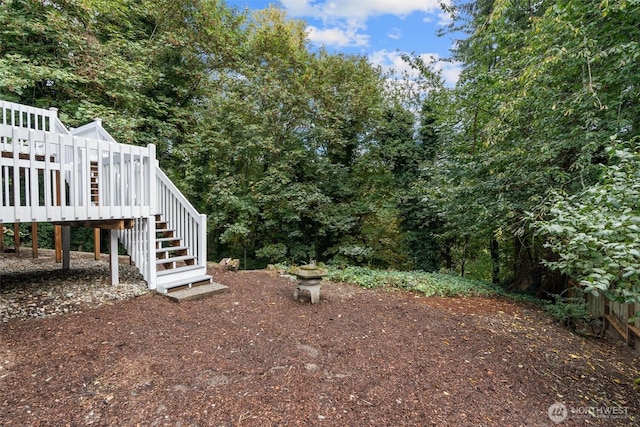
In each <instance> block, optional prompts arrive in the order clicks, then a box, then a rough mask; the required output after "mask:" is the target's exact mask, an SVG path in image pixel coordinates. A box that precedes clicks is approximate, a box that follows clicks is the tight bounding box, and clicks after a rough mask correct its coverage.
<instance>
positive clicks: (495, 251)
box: [490, 239, 500, 285]
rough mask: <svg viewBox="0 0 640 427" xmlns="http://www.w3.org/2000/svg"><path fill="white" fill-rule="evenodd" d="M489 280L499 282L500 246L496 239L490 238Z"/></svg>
mask: <svg viewBox="0 0 640 427" xmlns="http://www.w3.org/2000/svg"><path fill="white" fill-rule="evenodd" d="M490 245H491V267H492V268H491V281H492V282H493V283H494V284H496V285H498V284H500V247H499V245H498V241H497V240H496V239H491V243H490Z"/></svg>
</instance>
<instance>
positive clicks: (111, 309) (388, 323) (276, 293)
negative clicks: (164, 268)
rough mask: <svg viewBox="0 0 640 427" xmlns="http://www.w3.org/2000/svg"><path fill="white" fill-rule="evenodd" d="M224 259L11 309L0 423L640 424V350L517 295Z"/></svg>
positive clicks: (2, 347) (3, 340) (1, 331)
mask: <svg viewBox="0 0 640 427" xmlns="http://www.w3.org/2000/svg"><path fill="white" fill-rule="evenodd" d="M52 268H53V269H55V268H59V266H58V267H55V265H54V266H53V267H52ZM72 268H73V263H72ZM52 271H53V270H52ZM210 272H211V274H213V275H214V280H215V281H217V282H218V283H221V284H224V285H227V286H228V287H229V291H228V292H226V293H222V294H216V295H214V296H212V297H209V298H206V299H202V300H198V301H188V302H182V303H175V302H172V301H170V300H169V299H167V298H165V297H163V296H161V295H157V294H153V293H150V292H140V293H138V292H132V293H131V295H129V296H128V297H126V298H123V299H118V298H115V299H108V298H107V300H108V301H107V303H103V304H96V303H95V302H92V303H91V304H84V303H81V304H78V306H79V307H82V309H74V310H67V311H66V312H65V311H64V310H62V311H58V312H55V310H53V313H51V314H54V315H48V316H35V317H33V316H31V317H33V318H30V316H17V317H14V318H10V319H7V320H6V321H5V322H3V323H0V425H2V426H65V425H69V426H84V425H96V426H137V425H140V426H230V427H231V426H265V425H269V426H286V425H290V426H430V425H432V426H550V425H555V422H554V421H560V422H561V423H560V424H559V425H562V426H565V425H566V426H584V425H598V426H600V425H603V426H630V425H640V403H639V398H640V393H639V391H638V390H637V389H636V386H635V385H634V380H635V379H636V378H637V377H640V363H639V361H640V354H639V353H638V352H637V351H634V350H632V349H630V348H628V347H626V346H625V345H624V343H622V342H621V341H620V340H619V339H618V338H616V337H615V336H613V335H612V336H607V337H605V339H604V340H599V339H595V338H587V337H583V336H579V335H576V334H573V333H571V332H570V331H569V330H567V329H566V328H563V327H562V326H561V325H558V324H556V323H555V322H554V321H553V320H551V319H550V318H549V317H548V316H547V315H546V314H544V313H543V312H541V311H539V310H538V309H537V308H534V307H530V306H527V305H524V304H520V303H514V302H511V301H507V300H500V299H488V298H448V299H442V298H424V297H421V296H417V295H414V294H412V293H408V292H401V291H391V290H375V291H371V290H364V289H361V288H358V287H356V286H352V285H348V284H337V283H326V284H323V286H322V290H321V293H320V297H321V301H320V303H319V304H315V305H312V304H310V302H309V299H308V297H307V296H306V294H303V296H302V298H301V299H300V300H298V301H296V300H294V299H293V297H292V294H293V287H294V286H293V284H292V283H291V281H290V280H289V279H287V278H286V277H280V276H279V275H278V273H277V272H270V271H240V272H238V273H234V272H229V271H221V270H219V269H216V268H215V267H213V266H212V267H211V269H210ZM0 274H2V275H3V276H5V275H6V274H7V272H2V273H0ZM11 274H14V273H11ZM25 274H28V273H27V272H25ZM87 274H88V273H87ZM12 277H14V276H12ZM26 277H28V276H26ZM51 277H52V280H50V281H49V282H47V283H45V284H46V286H45V287H46V288H47V289H49V290H48V292H50V293H55V289H56V286H57V285H56V283H57V282H56V280H58V278H57V276H56V277H55V278H54V276H51ZM107 278H108V276H107ZM60 280H63V279H60ZM93 282H95V283H94V287H95V288H98V289H103V288H105V287H108V284H107V282H106V279H105V281H101V280H94V281H93ZM3 285H4V283H3ZM12 286H13V288H12V289H13V290H12V291H11V292H14V293H16V290H15V284H14V285H12ZM42 286H44V285H42ZM8 292H9V291H7V290H6V289H4V288H2V289H0V297H2V298H5V304H12V301H10V300H8V299H7V298H8V297H7V295H8ZM38 292H40V291H38ZM140 294H141V296H136V295H140ZM33 300H34V301H36V300H38V299H37V298H33ZM7 301H8V302H7ZM72 306H74V307H75V306H76V305H75V304H72ZM32 311H33V310H32ZM35 311H37V307H36V308H35Z"/></svg>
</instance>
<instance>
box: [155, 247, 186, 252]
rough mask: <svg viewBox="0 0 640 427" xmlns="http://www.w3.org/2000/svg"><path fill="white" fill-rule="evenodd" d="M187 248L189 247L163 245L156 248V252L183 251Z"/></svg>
mask: <svg viewBox="0 0 640 427" xmlns="http://www.w3.org/2000/svg"><path fill="white" fill-rule="evenodd" d="M187 249H189V248H188V247H187V246H163V247H161V248H156V253H160V252H171V251H185V250H187Z"/></svg>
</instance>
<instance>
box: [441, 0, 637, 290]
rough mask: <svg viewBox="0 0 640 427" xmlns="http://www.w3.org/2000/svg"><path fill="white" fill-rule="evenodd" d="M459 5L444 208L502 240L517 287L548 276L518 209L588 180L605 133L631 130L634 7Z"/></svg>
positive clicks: (481, 234) (453, 220) (624, 134)
mask: <svg viewBox="0 0 640 427" xmlns="http://www.w3.org/2000/svg"><path fill="white" fill-rule="evenodd" d="M460 10H463V11H466V12H469V11H470V12H471V14H470V15H467V20H466V21H465V22H464V23H465V25H467V29H468V30H469V33H468V37H467V39H466V40H465V41H464V42H463V43H461V44H460V49H459V50H458V52H457V58H459V59H461V60H463V61H464V62H465V63H466V67H465V69H464V72H463V74H462V76H461V79H460V81H459V84H458V86H457V87H456V90H455V92H454V96H453V98H452V102H451V104H450V107H451V110H450V111H449V112H448V113H447V116H448V119H449V129H450V132H447V133H446V135H445V138H446V141H444V142H443V144H444V146H445V147H446V148H445V154H444V155H443V159H444V161H443V164H442V167H441V168H440V172H441V178H440V182H441V183H443V184H444V183H447V184H448V185H450V189H451V191H450V192H449V194H447V195H445V199H444V200H443V207H444V209H443V214H444V215H446V217H447V218H448V221H449V222H450V224H451V225H452V227H454V229H458V230H471V231H472V233H471V236H472V238H474V239H478V238H482V239H483V240H484V239H486V242H489V241H492V240H493V241H496V242H500V243H501V246H502V247H503V248H505V249H506V248H509V249H510V250H511V255H510V256H509V257H508V259H510V263H511V264H510V265H508V269H509V270H510V271H511V272H512V274H513V279H512V280H514V281H515V282H516V283H517V284H518V285H521V286H522V287H529V286H533V287H540V286H547V285H550V282H551V279H553V278H554V277H555V276H554V275H552V274H551V273H549V272H548V271H546V270H544V269H541V268H540V267H539V261H540V260H541V259H542V258H543V257H544V256H545V250H544V248H543V247H542V245H541V244H540V243H541V242H539V240H536V239H535V238H534V236H533V235H532V233H531V231H530V230H529V229H528V227H527V215H526V214H525V212H527V211H533V212H535V211H536V210H538V209H542V207H543V206H544V204H543V203H542V202H543V201H544V200H546V199H547V198H548V197H550V196H549V195H550V192H552V191H553V190H562V191H566V192H568V193H569V194H573V193H575V192H576V191H580V190H581V189H582V188H583V186H586V185H589V184H590V183H592V182H593V181H594V180H595V179H596V177H597V176H598V173H597V167H596V165H597V164H598V163H600V162H606V161H607V159H606V156H604V147H605V146H606V145H607V144H608V141H609V136H610V135H613V134H616V133H617V134H618V135H620V137H621V138H622V139H623V140H629V139H630V138H632V137H634V136H635V135H636V134H637V132H638V126H637V125H638V123H637V117H638V115H637V112H638V111H637V108H638V102H637V101H638V93H637V90H638V88H637V85H636V84H635V80H636V79H635V77H637V67H636V64H637V57H638V56H637V52H638V42H637V40H638V28H637V26H636V25H635V24H634V23H635V22H637V20H638V13H639V5H638V3H637V2H635V1H624V0H620V1H607V2H587V1H561V2H547V1H543V2H535V3H533V2H512V1H503V0H495V1H487V2H479V3H475V7H471V8H469V7H467V8H464V7H463V8H461V9H460ZM634 58H635V59H634ZM502 259H507V257H504V258H502Z"/></svg>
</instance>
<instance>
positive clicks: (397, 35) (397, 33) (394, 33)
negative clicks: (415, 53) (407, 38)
mask: <svg viewBox="0 0 640 427" xmlns="http://www.w3.org/2000/svg"><path fill="white" fill-rule="evenodd" d="M387 37H389V38H390V39H393V40H400V39H401V38H402V30H401V29H400V28H397V27H394V28H392V29H391V31H389V32H388V33H387Z"/></svg>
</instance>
